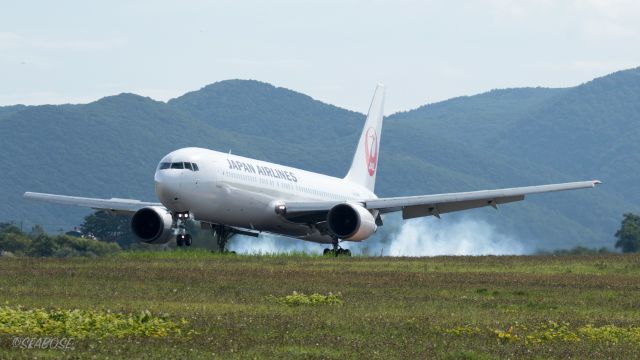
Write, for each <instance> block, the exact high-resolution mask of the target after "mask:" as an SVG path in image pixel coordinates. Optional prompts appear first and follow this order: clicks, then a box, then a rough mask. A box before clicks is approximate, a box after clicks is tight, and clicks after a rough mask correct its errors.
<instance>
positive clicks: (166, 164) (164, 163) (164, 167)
mask: <svg viewBox="0 0 640 360" xmlns="http://www.w3.org/2000/svg"><path fill="white" fill-rule="evenodd" d="M170 167H171V163H168V162H163V163H160V170H164V169H168V168H170Z"/></svg>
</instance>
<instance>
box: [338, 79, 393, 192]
mask: <svg viewBox="0 0 640 360" xmlns="http://www.w3.org/2000/svg"><path fill="white" fill-rule="evenodd" d="M383 108H384V85H382V84H378V86H377V87H376V91H375V93H374V94H373V100H371V106H369V112H368V113H367V120H366V121H365V123H364V129H363V130H362V135H360V140H359V141H358V147H357V149H356V153H355V155H354V156H353V161H352V162H351V168H350V169H349V172H348V173H347V176H346V177H345V179H346V180H348V181H351V182H353V183H356V184H359V185H362V186H364V187H366V188H367V189H369V190H371V191H373V190H374V188H375V186H376V171H377V167H378V159H379V158H378V154H379V153H380V136H381V133H382V117H383V110H384V109H383Z"/></svg>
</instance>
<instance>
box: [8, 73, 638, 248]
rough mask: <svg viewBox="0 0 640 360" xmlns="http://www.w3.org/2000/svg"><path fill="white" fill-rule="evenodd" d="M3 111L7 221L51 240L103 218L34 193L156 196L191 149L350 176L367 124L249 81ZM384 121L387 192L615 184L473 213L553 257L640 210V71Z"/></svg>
mask: <svg viewBox="0 0 640 360" xmlns="http://www.w3.org/2000/svg"><path fill="white" fill-rule="evenodd" d="M390 91H392V90H390ZM1 109H5V110H3V111H0V144H2V150H3V151H1V152H0V163H2V164H4V165H5V167H6V168H8V169H11V171H6V172H5V173H4V175H3V177H2V178H0V187H2V188H3V189H10V191H8V192H7V195H6V199H5V201H3V202H2V203H1V204H0V219H5V220H16V221H18V220H25V222H26V223H27V224H29V225H31V224H33V223H41V224H43V225H44V226H45V228H47V229H49V230H58V229H60V228H70V227H71V226H73V225H74V224H77V223H79V222H80V219H82V218H83V217H84V216H86V215H87V214H89V213H90V210H86V209H78V208H73V207H62V206H57V205H48V204H39V203H34V202H27V201H24V200H23V199H22V198H21V195H22V193H23V192H24V191H41V192H51V193H60V194H69V195H81V196H95V197H105V198H109V197H121V198H135V199H142V200H154V199H155V194H154V191H153V173H154V171H155V167H156V165H157V163H158V161H159V160H160V159H161V158H162V156H164V155H165V154H166V153H168V152H170V151H172V150H175V149H177V148H180V147H186V146H199V147H206V148H211V149H214V150H219V151H224V152H227V151H229V150H232V151H233V153H235V154H238V155H245V156H250V157H255V158H258V159H262V160H267V161H276V162H281V163H284V164H286V165H292V166H297V167H301V168H304V169H308V170H311V171H317V172H322V173H327V174H330V175H334V176H344V174H345V173H346V170H347V168H348V166H349V164H350V162H351V156H352V153H353V151H354V148H355V143H356V141H357V138H358V136H359V134H360V130H361V126H362V121H363V119H364V116H363V115H362V114H358V113H354V112H351V111H347V110H344V109H340V108H337V107H335V106H331V105H327V104H323V103H321V102H318V101H315V100H313V99H311V98H309V97H308V96H306V95H303V94H300V93H296V92H293V91H290V90H286V89H282V88H276V87H273V86H271V85H269V84H264V83H260V82H257V81H243V80H229V81H222V82H219V83H215V84H212V85H209V86H206V87H205V88H203V89H201V90H199V91H194V92H191V93H188V94H185V95H184V96H181V97H179V98H177V99H174V100H172V101H169V102H168V103H163V102H158V101H154V100H152V99H149V98H144V97H141V96H137V95H133V94H121V95H118V96H111V97H107V98H104V99H101V100H99V101H96V102H94V103H90V104H87V105H64V106H29V107H13V108H1ZM2 114H4V115H2ZM385 121H386V122H385V125H384V127H385V130H384V134H383V136H382V142H383V143H382V148H381V157H380V164H379V174H378V185H377V189H376V191H377V193H378V194H379V195H381V196H394V195H415V194H429V193H440V192H455V191H468V190H480V189H487V188H498V187H510V186H524V185H533V184H542V183H552V182H562V181H572V180H589V179H592V178H600V180H603V181H604V185H602V186H601V187H599V188H598V189H596V190H591V191H588V190H582V191H575V192H567V193H557V194H553V195H540V196H531V197H527V200H526V201H525V202H524V203H519V204H513V205H505V206H504V207H503V208H501V209H500V210H499V211H498V212H495V211H493V210H492V209H479V210H472V211H470V212H467V213H466V215H462V216H469V217H473V218H474V219H478V220H484V221H487V222H489V223H490V224H492V225H493V226H495V227H496V230H497V231H498V232H499V233H503V234H508V235H512V236H513V237H516V238H518V239H520V240H522V242H524V243H526V244H527V245H529V246H531V247H532V248H539V249H544V250H549V249H556V248H572V247H575V246H579V245H582V246H586V247H590V248H592V247H596V248H598V247H602V246H608V247H610V246H612V244H613V238H612V236H611V234H612V233H614V232H615V229H616V228H617V226H618V225H619V215H620V214H621V213H624V212H630V211H631V212H639V211H640V206H638V204H640V197H639V196H640V195H638V194H640V192H639V191H634V189H636V188H637V184H639V183H640V173H639V172H636V171H629V169H637V168H640V155H639V154H640V142H638V141H637V139H638V138H640V134H639V133H638V129H639V128H638V127H637V124H638V122H639V121H640V69H631V70H627V71H622V72H619V73H615V74H612V75H609V76H605V77H603V78H599V79H596V80H593V81H591V82H589V83H586V84H583V85H580V86H577V87H574V88H567V89H545V88H524V89H506V90H494V91H490V92H487V93H484V94H480V95H476V96H471V97H460V98H455V99H451V100H448V101H444V102H440V103H437V104H431V105H426V106H423V107H421V108H418V109H416V110H412V111H409V112H402V113H397V114H394V115H391V116H389V117H388V118H387V119H386V120H385ZM25 129H28V131H25ZM503 209H504V210H503ZM458 216H460V215H455V214H452V215H447V216H445V217H443V221H451V219H455V218H457V217H458ZM388 228H389V227H387V226H385V227H383V228H381V231H379V234H380V235H379V236H384V235H385V234H384V232H385V229H388Z"/></svg>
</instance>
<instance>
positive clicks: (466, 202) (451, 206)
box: [285, 180, 601, 221]
mask: <svg viewBox="0 0 640 360" xmlns="http://www.w3.org/2000/svg"><path fill="white" fill-rule="evenodd" d="M600 183H601V182H600V181H598V180H592V181H579V182H571V183H562V184H549V185H538V186H526V187H517V188H508V189H497V190H481V191H471V192H461V193H449V194H436V195H423V196H405V197H390V198H379V199H371V200H364V201H354V202H355V203H360V204H361V205H362V206H363V207H365V208H366V209H368V210H378V211H379V212H380V213H383V214H384V213H389V212H394V211H402V218H403V219H412V218H416V217H422V216H429V215H433V216H436V217H439V216H440V214H443V213H448V212H453V211H461V210H467V209H474V208H478V207H483V206H492V207H497V206H498V205H500V204H506V203H510V202H514V201H520V200H524V198H525V195H530V194H538V193H546V192H554V191H563V190H576V189H585V188H592V187H594V186H596V185H598V184H600ZM339 203H341V202H336V201H320V202H292V203H288V202H286V203H285V206H286V215H285V216H286V217H287V218H289V219H291V220H294V221H295V220H296V219H297V218H300V219H301V220H303V219H310V218H313V217H314V216H313V215H314V214H316V216H315V218H320V216H318V215H317V214H318V213H324V212H326V211H329V210H330V209H331V208H332V207H333V206H335V205H337V204H339ZM325 219H326V218H325Z"/></svg>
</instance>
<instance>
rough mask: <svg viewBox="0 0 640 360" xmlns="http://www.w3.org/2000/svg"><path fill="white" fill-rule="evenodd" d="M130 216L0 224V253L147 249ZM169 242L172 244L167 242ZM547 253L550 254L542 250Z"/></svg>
mask: <svg viewBox="0 0 640 360" xmlns="http://www.w3.org/2000/svg"><path fill="white" fill-rule="evenodd" d="M130 221H131V217H129V216H113V215H111V214H109V213H107V212H105V211H96V212H95V213H93V214H90V215H88V216H86V217H85V218H84V221H83V223H82V225H80V228H79V232H78V235H80V234H82V236H74V235H70V234H72V232H70V233H67V234H59V235H50V234H47V233H46V232H45V230H44V229H43V228H42V226H40V225H35V226H33V228H32V229H31V231H29V232H24V231H23V230H22V229H21V228H19V227H18V226H16V225H15V224H14V223H0V254H2V255H5V256H6V255H7V254H14V255H18V256H35V257H68V256H103V255H107V254H113V253H116V252H118V251H120V250H122V249H132V250H135V249H146V248H149V247H152V246H149V245H147V244H141V243H139V242H138V241H137V239H136V238H135V235H133V233H132V232H131V227H130V225H129V224H130ZM188 228H189V232H190V233H191V234H192V235H193V236H194V245H195V246H197V247H203V248H208V249H211V250H217V245H216V244H215V241H211V239H210V235H209V234H208V233H206V232H204V231H201V230H200V228H199V226H197V224H195V223H190V224H189V225H188ZM615 237H616V239H617V241H616V243H615V245H614V246H615V247H616V248H618V249H620V251H622V252H623V253H635V252H639V251H640V215H637V214H632V213H626V214H624V215H623V219H622V222H621V224H620V228H619V229H618V231H617V232H616V233H615ZM168 245H172V242H170V243H169V244H168ZM607 252H609V251H608V250H607V249H606V248H601V249H590V248H586V247H581V246H579V247H576V248H574V249H568V250H556V251H554V252H552V253H550V254H555V255H581V254H602V253H607ZM545 254H549V253H545Z"/></svg>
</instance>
